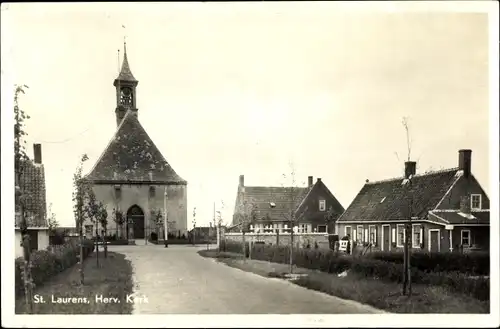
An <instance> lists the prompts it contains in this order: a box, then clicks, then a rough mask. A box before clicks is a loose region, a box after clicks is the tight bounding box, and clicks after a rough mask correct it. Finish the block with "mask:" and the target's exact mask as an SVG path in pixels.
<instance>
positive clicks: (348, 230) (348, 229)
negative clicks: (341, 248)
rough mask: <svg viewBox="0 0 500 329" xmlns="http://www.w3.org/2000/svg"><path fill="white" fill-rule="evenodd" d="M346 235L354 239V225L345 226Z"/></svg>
mask: <svg viewBox="0 0 500 329" xmlns="http://www.w3.org/2000/svg"><path fill="white" fill-rule="evenodd" d="M344 236H349V237H351V239H352V227H350V226H346V227H345V230H344Z"/></svg>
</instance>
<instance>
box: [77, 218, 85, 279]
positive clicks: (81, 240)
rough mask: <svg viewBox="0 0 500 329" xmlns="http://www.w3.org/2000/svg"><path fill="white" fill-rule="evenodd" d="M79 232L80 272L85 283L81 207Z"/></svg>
mask: <svg viewBox="0 0 500 329" xmlns="http://www.w3.org/2000/svg"><path fill="white" fill-rule="evenodd" d="M78 221H79V225H78V231H79V232H78V233H79V236H80V267H79V269H78V270H79V272H80V284H81V285H83V282H84V275H83V218H82V210H81V209H79V214H78Z"/></svg>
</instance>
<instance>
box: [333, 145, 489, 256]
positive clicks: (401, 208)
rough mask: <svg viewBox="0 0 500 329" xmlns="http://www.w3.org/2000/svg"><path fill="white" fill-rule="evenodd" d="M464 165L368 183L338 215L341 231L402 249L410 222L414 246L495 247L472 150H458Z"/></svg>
mask: <svg viewBox="0 0 500 329" xmlns="http://www.w3.org/2000/svg"><path fill="white" fill-rule="evenodd" d="M458 154H459V157H458V167H456V168H450V169H446V170H440V171H435V172H426V173H422V174H417V173H416V172H415V171H416V162H414V161H408V162H406V163H405V175H404V176H403V177H397V178H392V179H387V180H382V181H378V182H369V181H367V182H366V184H365V185H364V186H363V188H362V189H361V191H359V193H358V195H356V197H355V198H354V200H353V201H352V203H351V204H350V206H349V207H348V208H347V209H346V211H345V212H344V213H343V214H342V216H340V218H339V219H338V220H337V230H338V232H339V236H340V237H343V236H349V237H350V238H351V239H352V240H354V241H356V242H358V243H362V244H365V245H366V244H368V243H371V244H372V246H374V247H375V249H379V250H382V251H395V250H401V248H403V245H404V241H405V225H411V229H409V231H410V232H411V237H410V243H411V246H412V248H413V249H423V250H427V251H431V252H447V251H457V250H462V248H463V250H466V251H467V250H473V249H485V250H488V249H489V226H490V210H489V208H490V200H489V199H488V196H487V195H486V192H485V191H484V190H483V188H482V187H481V185H480V184H479V182H478V181H477V180H476V178H475V177H474V175H473V174H472V172H471V154H472V151H471V150H460V151H459V152H458Z"/></svg>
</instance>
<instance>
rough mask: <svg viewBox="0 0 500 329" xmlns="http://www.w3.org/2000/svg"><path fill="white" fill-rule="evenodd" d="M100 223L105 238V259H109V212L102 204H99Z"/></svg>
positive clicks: (98, 215)
mask: <svg viewBox="0 0 500 329" xmlns="http://www.w3.org/2000/svg"><path fill="white" fill-rule="evenodd" d="M97 218H98V222H99V224H101V227H102V229H103V233H104V234H103V238H102V241H103V243H104V258H107V257H108V244H107V241H106V236H107V233H108V210H107V209H106V206H105V205H104V204H103V203H102V202H99V212H98V214H97Z"/></svg>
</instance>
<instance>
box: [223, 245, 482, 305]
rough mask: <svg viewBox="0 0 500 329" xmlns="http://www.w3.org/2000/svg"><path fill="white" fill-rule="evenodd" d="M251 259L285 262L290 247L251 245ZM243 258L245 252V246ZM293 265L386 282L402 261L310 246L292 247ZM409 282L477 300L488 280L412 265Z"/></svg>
mask: <svg viewBox="0 0 500 329" xmlns="http://www.w3.org/2000/svg"><path fill="white" fill-rule="evenodd" d="M221 247H222V249H223V250H225V251H228V252H236V253H242V251H243V246H242V244H241V243H235V242H226V243H224V244H223V245H222V246H221ZM251 253H252V259H257V260H263V261H269V262H274V263H283V264H288V263H289V262H290V249H289V247H287V246H271V245H254V246H253V247H252V250H251ZM246 254H247V257H248V255H249V250H248V245H247V252H246ZM293 259H294V264H295V265H296V266H298V267H303V268H309V269H313V270H320V271H322V272H327V273H334V274H338V273H342V272H344V271H346V270H351V271H352V272H354V273H356V274H358V275H361V276H364V277H367V278H376V279H380V280H384V281H390V282H398V283H401V282H403V264H401V263H398V262H388V261H382V260H378V259H374V258H371V257H351V256H347V255H344V254H342V253H338V252H333V251H322V250H314V249H296V250H294V256H293ZM411 278H412V282H414V283H421V284H429V285H437V286H445V287H448V288H450V290H452V291H455V292H459V293H463V294H467V295H470V296H473V297H475V298H477V299H479V300H488V299H489V295H490V281H489V279H488V278H471V277H469V276H467V275H465V274H463V273H459V272H445V273H443V272H424V271H421V270H419V269H418V268H412V276H411Z"/></svg>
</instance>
